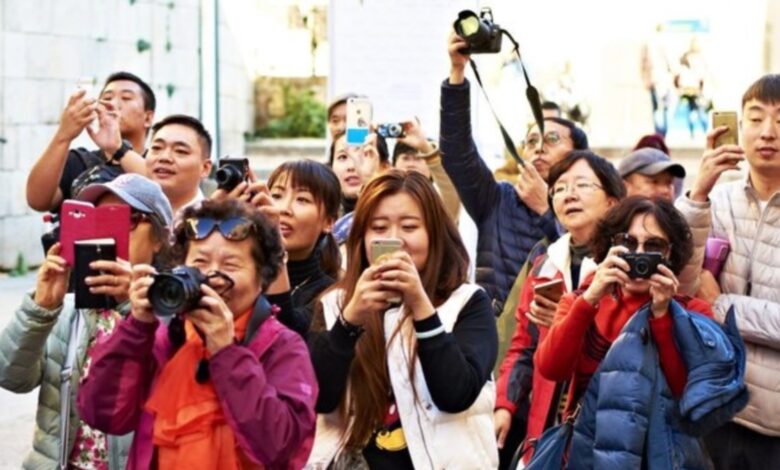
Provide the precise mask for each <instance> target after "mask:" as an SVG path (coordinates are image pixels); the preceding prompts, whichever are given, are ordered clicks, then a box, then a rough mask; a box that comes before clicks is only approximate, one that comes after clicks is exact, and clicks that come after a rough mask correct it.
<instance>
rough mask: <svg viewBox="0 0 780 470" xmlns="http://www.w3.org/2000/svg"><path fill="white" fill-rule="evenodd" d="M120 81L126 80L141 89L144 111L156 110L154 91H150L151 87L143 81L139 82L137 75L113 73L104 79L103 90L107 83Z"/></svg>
mask: <svg viewBox="0 0 780 470" xmlns="http://www.w3.org/2000/svg"><path fill="white" fill-rule="evenodd" d="M120 80H127V81H129V82H133V83H135V84H136V85H138V86H139V87H141V91H142V92H143V98H144V109H146V110H147V111H154V110H155V109H157V98H155V96H154V91H152V87H150V86H149V85H148V84H147V83H146V82H145V81H143V80H141V78H140V77H138V75H135V74H132V73H130V72H114V73H112V74H111V75H109V76H108V78H106V82H105V83H104V84H103V89H105V88H106V87H107V86H108V84H109V83H111V82H118V81H120Z"/></svg>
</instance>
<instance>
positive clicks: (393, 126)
mask: <svg viewBox="0 0 780 470" xmlns="http://www.w3.org/2000/svg"><path fill="white" fill-rule="evenodd" d="M376 133H377V134H379V135H381V136H382V137H384V138H385V139H397V138H399V137H403V136H405V135H406V132H404V125H403V124H402V123H400V122H388V123H384V124H379V125H378V126H376Z"/></svg>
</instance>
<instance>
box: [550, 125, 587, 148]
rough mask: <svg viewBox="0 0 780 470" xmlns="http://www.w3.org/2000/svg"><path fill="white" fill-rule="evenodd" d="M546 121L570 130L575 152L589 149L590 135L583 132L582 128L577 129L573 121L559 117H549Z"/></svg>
mask: <svg viewBox="0 0 780 470" xmlns="http://www.w3.org/2000/svg"><path fill="white" fill-rule="evenodd" d="M544 120H545V121H552V122H554V123H556V124H560V125H562V126H563V127H565V128H567V129H569V134H570V135H571V142H572V145H573V147H574V150H587V149H588V134H586V133H585V131H583V130H582V129H581V128H579V127H577V124H575V123H574V122H573V121H569V120H568V119H564V118H558V117H547V118H544Z"/></svg>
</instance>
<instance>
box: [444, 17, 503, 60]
mask: <svg viewBox="0 0 780 470" xmlns="http://www.w3.org/2000/svg"><path fill="white" fill-rule="evenodd" d="M454 27H455V32H456V33H458V36H460V37H462V38H463V39H465V40H466V42H467V43H468V45H469V46H468V47H467V48H466V49H463V50H461V51H460V52H461V53H463V54H495V53H496V52H500V51H501V33H502V31H503V30H502V29H501V26H499V25H497V24H495V23H494V22H493V11H492V10H491V9H490V8H489V7H485V8H483V9H482V10H481V11H480V12H479V16H477V14H476V13H474V12H473V11H471V10H463V11H461V12H460V13H458V19H457V20H455V24H454Z"/></svg>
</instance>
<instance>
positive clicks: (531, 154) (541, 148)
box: [439, 33, 588, 315]
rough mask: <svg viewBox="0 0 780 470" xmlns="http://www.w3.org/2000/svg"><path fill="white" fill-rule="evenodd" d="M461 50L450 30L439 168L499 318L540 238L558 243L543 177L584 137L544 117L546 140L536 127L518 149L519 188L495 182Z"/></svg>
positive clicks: (460, 42) (585, 144)
mask: <svg viewBox="0 0 780 470" xmlns="http://www.w3.org/2000/svg"><path fill="white" fill-rule="evenodd" d="M466 46H467V45H466V42H465V41H464V40H463V39H461V38H460V37H459V36H457V35H456V34H455V33H452V35H451V36H450V39H449V44H448V50H449V54H450V63H451V68H450V76H449V79H448V80H445V81H444V83H443V84H442V86H441V131H440V136H439V148H440V150H441V155H442V163H443V165H444V170H445V171H446V172H447V175H448V176H449V177H450V179H451V180H452V182H453V184H454V185H455V189H456V190H457V192H458V196H460V199H461V201H462V202H463V206H464V207H465V208H466V211H467V212H468V214H469V216H471V218H472V219H473V220H474V223H475V224H476V225H477V230H478V234H479V235H478V238H477V260H476V266H477V272H476V281H477V283H478V284H479V285H481V286H482V287H483V288H485V290H486V291H487V293H488V295H490V297H491V299H492V301H493V307H494V309H495V313H496V315H499V314H500V313H501V311H502V308H503V304H504V301H505V299H506V298H507V293H508V292H509V290H510V288H511V287H512V283H513V282H514V280H515V277H516V276H517V274H518V272H519V271H520V268H521V267H522V265H523V263H524V262H525V259H526V257H527V256H528V252H529V251H530V250H531V248H532V247H533V246H534V245H535V244H536V242H538V241H539V240H541V239H542V238H544V237H547V238H548V239H549V240H551V241H552V240H555V239H557V238H558V231H557V227H556V224H555V217H554V215H553V214H552V212H551V211H550V208H549V204H548V201H547V183H546V182H545V180H546V178H547V174H548V172H549V170H550V167H551V166H552V165H554V164H555V163H557V162H558V161H560V160H562V159H563V157H564V156H565V155H566V154H567V153H568V152H570V151H571V150H573V149H587V148H588V138H587V136H586V135H585V132H583V131H582V130H581V129H579V128H577V127H576V126H575V125H574V123H572V122H570V121H567V120H565V119H561V118H547V119H545V121H544V122H545V132H544V136H541V135H540V133H539V129H538V128H537V126H533V127H531V129H530V130H529V132H528V135H527V137H526V147H525V149H524V151H523V155H524V156H525V158H526V159H525V161H526V164H525V165H524V166H523V167H521V168H520V174H519V176H518V178H517V183H516V184H515V185H512V184H510V183H506V182H500V183H499V182H497V181H496V180H495V178H494V177H493V174H492V172H491V171H490V169H489V168H488V166H487V165H486V164H485V162H484V161H483V160H482V159H481V158H480V156H479V152H478V150H477V147H476V145H475V143H474V139H473V137H472V134H471V111H470V104H469V99H470V86H469V82H468V81H467V80H466V79H465V76H464V70H465V67H466V64H467V63H468V61H469V56H468V55H464V54H462V53H461V52H459V51H460V50H462V49H464V48H465V47H466Z"/></svg>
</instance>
